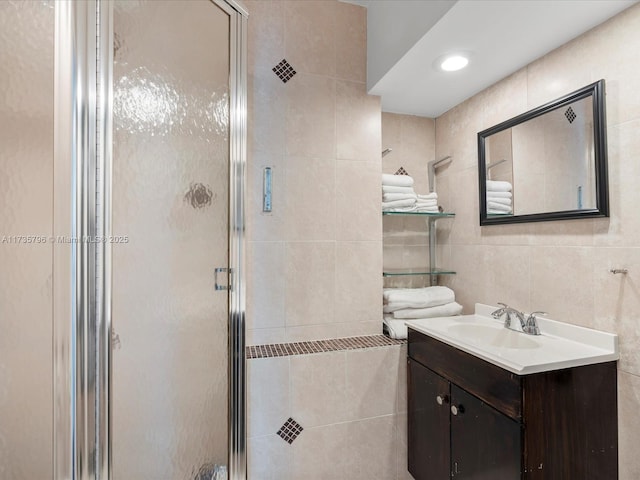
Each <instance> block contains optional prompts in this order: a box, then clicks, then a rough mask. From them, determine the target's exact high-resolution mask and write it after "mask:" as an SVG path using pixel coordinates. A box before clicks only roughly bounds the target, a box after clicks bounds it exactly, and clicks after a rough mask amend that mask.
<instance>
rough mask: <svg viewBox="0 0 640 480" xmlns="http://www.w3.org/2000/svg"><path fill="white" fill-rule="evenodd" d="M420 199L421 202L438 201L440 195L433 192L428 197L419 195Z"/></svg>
mask: <svg viewBox="0 0 640 480" xmlns="http://www.w3.org/2000/svg"><path fill="white" fill-rule="evenodd" d="M418 198H419V199H420V200H437V199H438V194H437V193H436V192H431V193H428V194H426V195H420V194H418Z"/></svg>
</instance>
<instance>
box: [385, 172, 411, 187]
mask: <svg viewBox="0 0 640 480" xmlns="http://www.w3.org/2000/svg"><path fill="white" fill-rule="evenodd" d="M382 185H391V186H394V187H413V178H411V177H410V176H409V175H390V174H388V173H383V174H382Z"/></svg>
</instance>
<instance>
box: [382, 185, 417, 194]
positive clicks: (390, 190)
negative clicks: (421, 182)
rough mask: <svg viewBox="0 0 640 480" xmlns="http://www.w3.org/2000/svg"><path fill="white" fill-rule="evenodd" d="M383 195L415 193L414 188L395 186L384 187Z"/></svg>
mask: <svg viewBox="0 0 640 480" xmlns="http://www.w3.org/2000/svg"><path fill="white" fill-rule="evenodd" d="M382 193H413V194H415V193H416V192H415V191H414V190H413V187H394V186H393V185H382Z"/></svg>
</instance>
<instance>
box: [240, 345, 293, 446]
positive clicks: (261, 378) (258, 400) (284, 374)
mask: <svg viewBox="0 0 640 480" xmlns="http://www.w3.org/2000/svg"><path fill="white" fill-rule="evenodd" d="M247 391H248V393H249V395H248V400H247V418H248V429H247V430H248V436H249V438H252V437H260V436H264V435H273V434H275V433H277V432H278V429H279V428H280V427H281V426H282V424H283V423H284V422H286V421H287V418H289V415H290V412H289V357H282V358H255V359H251V360H248V361H247Z"/></svg>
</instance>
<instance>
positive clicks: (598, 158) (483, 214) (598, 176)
mask: <svg viewBox="0 0 640 480" xmlns="http://www.w3.org/2000/svg"><path fill="white" fill-rule="evenodd" d="M590 96H592V97H593V130H594V131H593V140H594V142H593V143H594V155H595V158H594V165H595V170H596V171H595V180H596V208H593V209H584V210H563V211H559V212H543V213H534V214H529V215H500V216H488V215H487V202H486V198H487V191H486V190H487V175H486V172H487V170H486V158H485V139H486V138H487V137H489V136H490V135H493V134H495V133H498V132H501V131H502V130H506V129H508V128H511V127H515V126H516V125H519V124H521V123H523V122H526V121H527V120H531V119H532V118H535V117H539V116H540V115H544V114H545V113H548V112H550V111H552V110H556V109H558V108H561V107H563V106H566V105H568V104H570V103H573V102H575V101H577V100H581V99H583V98H587V97H590ZM478 179H479V187H480V188H479V192H480V225H500V224H506V223H525V222H546V221H551V220H571V219H578V218H593V217H608V216H609V188H608V178H607V121H606V114H605V83H604V80H599V81H597V82H595V83H592V84H591V85H587V86H586V87H583V88H581V89H579V90H576V91H575V92H572V93H570V94H568V95H565V96H564V97H561V98H558V99H557V100H553V101H551V102H549V103H547V104H545V105H542V106H540V107H538V108H534V109H533V110H530V111H528V112H525V113H523V114H521V115H518V116H517V117H513V118H511V119H509V120H507V121H505V122H502V123H499V124H498V125H495V126H493V127H491V128H488V129H486V130H483V131H482V132H479V133H478Z"/></svg>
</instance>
